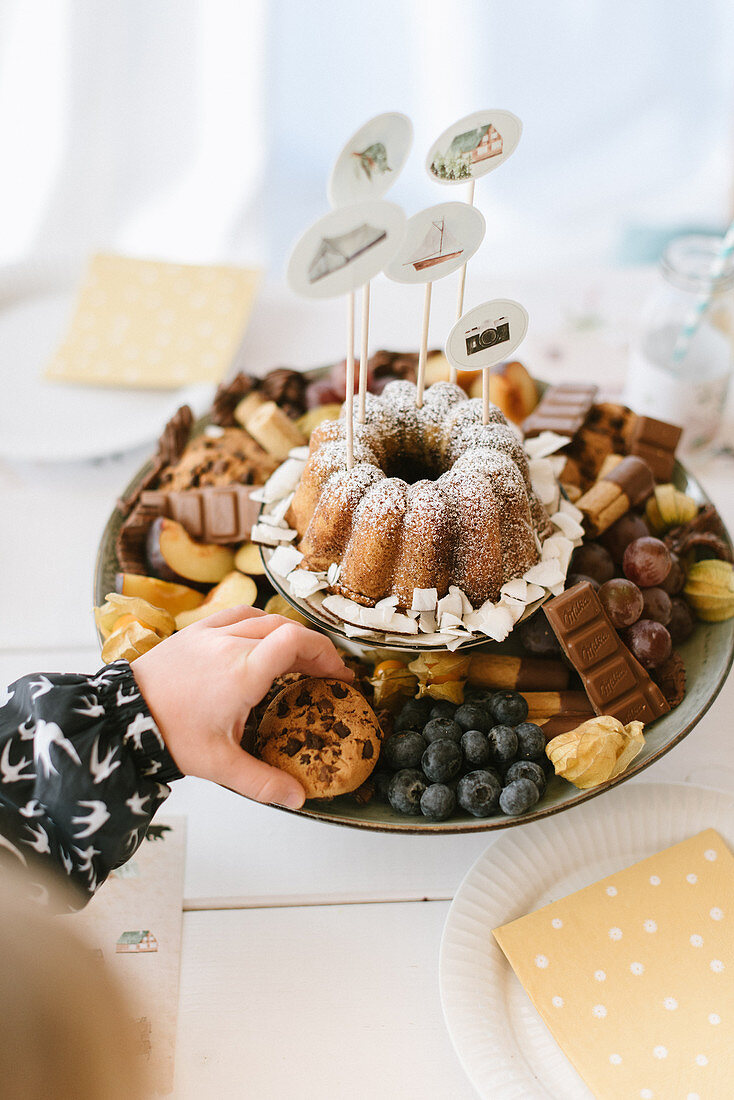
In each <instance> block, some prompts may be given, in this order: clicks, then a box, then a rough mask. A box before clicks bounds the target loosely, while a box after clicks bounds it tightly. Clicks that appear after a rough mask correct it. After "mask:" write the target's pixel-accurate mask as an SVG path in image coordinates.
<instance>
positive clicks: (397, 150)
mask: <svg viewBox="0 0 734 1100" xmlns="http://www.w3.org/2000/svg"><path fill="white" fill-rule="evenodd" d="M412 144H413V124H412V123H411V121H410V119H409V118H408V117H407V116H406V115H402V114H399V113H398V112H396V111H387V112H386V113H385V114H381V115H376V116H375V117H374V118H371V119H370V120H369V121H368V122H365V123H364V125H363V126H360V128H359V129H358V130H357V131H356V133H354V134H352V136H351V137H350V139H349V141H348V142H347V143H346V144H345V145H344V147H343V149H342V151H341V152H340V153H339V156H338V157H337V158H336V161H335V162H334V167H333V168H332V170H331V176H330V177H329V184H328V187H327V193H328V196H329V202H330V203H331V205H332V206H346V205H348V204H349V203H352V202H359V201H360V200H363V199H369V198H372V199H379V198H381V197H382V196H383V195H384V194H385V193H386V191H388V190H389V189H390V188H391V187H392V185H393V184H394V183H395V180H396V179H397V178H398V176H399V175H400V173H401V171H402V170H403V166H404V164H405V161H406V160H407V158H408V153H409V152H410V147H411V145H412Z"/></svg>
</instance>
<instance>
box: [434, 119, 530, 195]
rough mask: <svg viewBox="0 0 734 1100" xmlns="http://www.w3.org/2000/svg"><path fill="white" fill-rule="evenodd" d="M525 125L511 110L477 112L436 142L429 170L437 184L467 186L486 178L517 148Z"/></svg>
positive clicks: (460, 120)
mask: <svg viewBox="0 0 734 1100" xmlns="http://www.w3.org/2000/svg"><path fill="white" fill-rule="evenodd" d="M521 133H522V122H521V121H520V119H519V118H518V117H517V115H513V114H512V113H511V112H510V111H489V110H488V111H475V112H474V114H471V115H466V116H465V117H464V118H461V119H459V121H458V122H455V123H454V124H453V126H449V128H448V129H447V130H444V132H443V133H442V134H441V136H440V137H439V138H437V139H436V141H434V143H433V145H432V146H431V148H430V150H429V152H428V156H427V157H426V171H427V172H428V174H429V176H430V177H431V178H432V179H433V180H435V181H436V183H463V182H465V181H469V180H476V179H479V177H480V176H486V174H487V172H493V171H494V169H495V168H499V166H500V165H501V164H504V163H505V161H506V160H507V158H508V157H509V156H511V155H512V154H513V153H514V152H515V149H516V148H517V143H518V142H519V140H520V135H521Z"/></svg>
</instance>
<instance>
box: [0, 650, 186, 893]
mask: <svg viewBox="0 0 734 1100" xmlns="http://www.w3.org/2000/svg"><path fill="white" fill-rule="evenodd" d="M180 778H181V773H180V772H179V770H178V769H177V768H176V765H175V764H174V762H173V760H172V758H171V756H170V753H169V752H168V750H167V749H166V747H165V744H164V742H163V738H162V737H161V734H160V732H159V730H158V727H157V725H156V723H155V721H154V720H153V718H152V716H151V714H150V711H149V710H148V708H147V706H146V704H145V700H144V699H143V697H142V695H141V693H140V691H139V689H138V686H137V683H136V681H135V678H134V676H133V674H132V670H131V668H130V665H129V664H128V662H127V661H114V662H113V663H112V664H110V665H106V666H105V667H104V668H102V669H100V671H99V672H97V673H96V674H95V675H94V676H83V675H76V674H69V675H61V674H57V673H48V674H44V673H36V674H32V675H30V676H23V677H22V678H21V679H20V680H16V682H15V683H14V684H11V685H10V687H9V688H7V689H6V690H5V691H3V689H2V688H0V864H2V862H3V860H8V861H13V862H14V863H15V864H16V866H17V863H18V861H19V862H20V863H21V864H23V866H24V867H25V868H27V870H28V872H29V874H30V878H31V881H32V880H33V871H34V869H35V868H39V869H40V870H41V871H42V872H43V873H42V875H41V876H39V877H40V878H45V879H47V878H48V875H49V874H53V873H60V874H61V875H62V876H63V877H64V878H65V879H66V881H67V882H69V883H70V884H71V885H73V886H74V887H76V890H75V891H74V893H75V896H76V897H77V898H78V907H79V908H81V907H82V906H83V905H85V904H86V902H87V901H88V900H89V898H90V897H91V896H92V894H94V892H95V890H97V888H98V887H99V886H100V885H101V884H102V883H103V882H104V880H105V879H106V877H107V875H108V874H109V873H110V871H112V870H113V869H114V868H115V867H119V866H120V864H122V863H124V862H125V861H126V860H128V859H129V858H130V856H132V855H133V853H134V852H135V851H136V849H137V848H138V846H139V845H140V844H141V842H142V840H143V838H144V837H145V834H146V831H147V829H148V826H149V825H150V822H151V820H152V818H153V815H154V814H155V812H156V811H157V810H158V808H159V807H160V806H161V805H162V804H163V802H164V801H165V800H166V798H167V797H168V795H169V794H170V793H171V791H170V787H169V786H168V783H169V782H170V781H171V780H173V779H180ZM37 889H38V895H39V898H41V899H43V898H44V897H45V893H46V891H45V887H44V886H43V885H42V883H41V882H39V884H38V887H37Z"/></svg>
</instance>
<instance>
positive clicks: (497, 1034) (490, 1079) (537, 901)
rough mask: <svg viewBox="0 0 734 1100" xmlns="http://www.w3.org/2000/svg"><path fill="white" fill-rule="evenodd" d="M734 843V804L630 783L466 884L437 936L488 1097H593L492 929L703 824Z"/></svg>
mask: <svg viewBox="0 0 734 1100" xmlns="http://www.w3.org/2000/svg"><path fill="white" fill-rule="evenodd" d="M707 828H714V829H717V830H718V831H719V832H720V833H721V835H722V836H723V837H724V839H725V840H726V841H727V842H728V843H729V845H734V798H732V796H731V795H728V794H725V793H724V792H722V791H714V790H710V789H706V788H703V787H694V786H691V785H688V784H684V783H681V784H675V783H628V784H627V785H626V786H624V787H622V788H618V789H617V790H615V791H612V792H610V793H609V794H608V795H607V797H606V798H605V799H604V803H603V806H602V804H601V803H599V802H592V803H587V804H586V805H583V806H579V807H577V808H576V809H572V810H570V811H569V812H567V813H566V814H564V816H563V817H556V818H554V819H552V820H548V819H546V820H541V821H536V822H533V823H530V824H528V825H526V826H524V827H522V828H518V829H512V830H511V831H510V832H508V833H505V834H503V835H502V836H500V837H499V838H498V839H497V840H496V841H495V842H494V844H492V845H491V847H490V848H488V849H487V851H486V852H484V854H483V855H482V856H480V858H479V859H478V860H477V862H476V863H475V864H474V866H473V867H472V868H471V870H470V871H469V873H468V875H467V876H466V878H465V879H464V881H463V882H462V884H461V886H460V887H459V889H458V891H457V894H456V897H455V898H454V901H453V903H452V905H451V908H450V910H449V914H448V917H447V919H446V925H445V928H444V931H443V937H442V940H441V958H440V964H439V972H440V986H441V1001H442V1004H443V1011H444V1016H445V1019H446V1024H447V1026H448V1030H449V1034H450V1036H451V1039H452V1042H453V1044H454V1047H455V1048H456V1052H457V1054H458V1056H459V1060H460V1061H461V1063H462V1065H463V1067H464V1069H465V1070H466V1073H467V1075H468V1076H469V1078H470V1080H471V1082H472V1084H473V1085H474V1086H475V1088H476V1089H477V1091H478V1093H479V1095H480V1096H482V1097H485V1098H486V1100H490V1098H491V1100H536V1098H537V1100H541V1098H543V1100H548V1098H549V1097H551V1098H553V1100H593V1097H592V1093H591V1092H590V1090H589V1089H588V1088H587V1086H586V1085H585V1084H584V1082H583V1081H582V1080H581V1078H580V1077H579V1075H578V1074H577V1073H576V1071H575V1069H574V1068H573V1066H572V1065H571V1063H570V1062H569V1061H568V1059H567V1058H566V1056H565V1055H564V1054H563V1053H562V1051H561V1049H560V1047H559V1046H558V1045H557V1043H556V1041H555V1040H554V1039H553V1037H552V1035H551V1033H550V1032H549V1031H548V1029H547V1028H546V1026H545V1024H544V1023H543V1021H542V1019H541V1017H540V1015H539V1014H538V1012H537V1011H536V1010H535V1008H534V1007H533V1005H532V1003H531V1001H530V998H529V997H528V996H527V994H526V993H525V991H524V989H523V988H522V986H521V985H520V982H519V981H518V979H517V978H516V977H515V973H514V971H513V970H512V968H511V966H510V964H509V963H508V962H507V959H506V958H505V956H504V954H503V953H502V951H501V950H500V948H499V947H498V945H497V943H496V941H495V939H494V937H493V935H492V929H493V928H497V927H498V926H499V925H501V924H505V923H507V921H511V920H514V919H515V918H516V917H521V916H524V915H525V914H526V913H530V912H533V911H534V910H535V909H539V908H540V907H541V906H543V905H547V904H548V903H549V902H551V901H553V900H555V899H557V898H562V897H565V896H566V895H567V894H571V893H573V892H574V891H576V890H580V889H582V888H583V887H584V886H589V885H590V884H591V883H593V882H596V881H597V880H598V879H600V878H604V877H605V876H606V875H611V874H613V873H614V872H616V871H620V870H622V869H623V868H625V867H628V866H629V865H630V864H632V863H636V862H638V860H641V859H645V858H646V857H647V856H651V855H654V853H655V852H658V851H660V850H662V849H663V848H668V847H670V845H672V844H677V843H678V842H679V841H681V840H685V839H686V838H687V837H690V836H693V835H694V834H696V833H698V832H701V830H702V829H707Z"/></svg>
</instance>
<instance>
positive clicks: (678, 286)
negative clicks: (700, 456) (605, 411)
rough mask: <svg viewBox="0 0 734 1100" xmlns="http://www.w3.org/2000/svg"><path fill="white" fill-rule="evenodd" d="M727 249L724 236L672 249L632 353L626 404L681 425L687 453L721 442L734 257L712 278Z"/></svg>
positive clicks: (690, 240)
mask: <svg viewBox="0 0 734 1100" xmlns="http://www.w3.org/2000/svg"><path fill="white" fill-rule="evenodd" d="M721 245H722V240H721V238H720V237H714V236H686V237H679V238H677V239H676V240H674V241H673V242H672V243H671V244H670V245H669V246H668V248H667V250H666V251H665V254H664V255H663V258H662V260H661V262H660V272H661V275H662V278H661V279H659V280H658V283H657V286H656V288H655V290H654V291H653V293H652V294H651V295H650V298H649V299H648V301H647V302H646V303H645V305H644V306H643V310H642V316H641V327H640V331H639V334H638V337H637V339H636V340H635V342H634V343H633V345H632V348H631V351H630V360H629V367H628V371H627V381H626V386H625V392H624V400H625V402H626V404H628V405H629V406H630V407H631V408H632V409H634V411H635V412H637V413H641V414H643V415H647V416H652V417H656V418H657V419H658V420H667V421H669V422H670V423H673V424H679V425H681V426H682V428H683V436H682V439H681V446H682V448H683V449H684V450H692V449H695V448H698V447H703V446H705V445H706V444H708V443H710V442H711V440H712V439H713V438H714V436H715V435H716V433H717V431H718V429H719V426H720V424H721V416H722V412H723V408H724V404H725V402H726V395H727V390H728V387H729V377H730V375H731V370H732V352H733V349H734V256H732V257H729V259H728V260H727V261H726V263H725V265H724V267H723V270H722V271H721V274H720V275H719V276H718V277H717V278H715V279H713V280H712V277H711V276H712V270H715V265H716V264H717V260H718V257H719V252H720V249H721ZM707 298H710V301H709V304H708V305H707V307H706V309H705V311H704V312H703V313H702V314H701V316H700V318H699V319H698V324H697V327H696V328H695V330H694V331H693V333H692V335H691V336H690V339H689V340H688V341H686V340H685V339H683V338H682V333H683V332H684V329H685V327H686V325H687V324H689V323H691V321H692V320H693V319H694V318H696V309H697V307H698V306H699V305H700V304H701V303H702V302H703V301H704V299H707ZM679 340H681V344H680V345H679V346H678V352H679V357H678V358H677V359H676V357H675V355H674V352H675V350H676V345H677V344H678V341H679ZM680 352H684V354H680Z"/></svg>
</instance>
